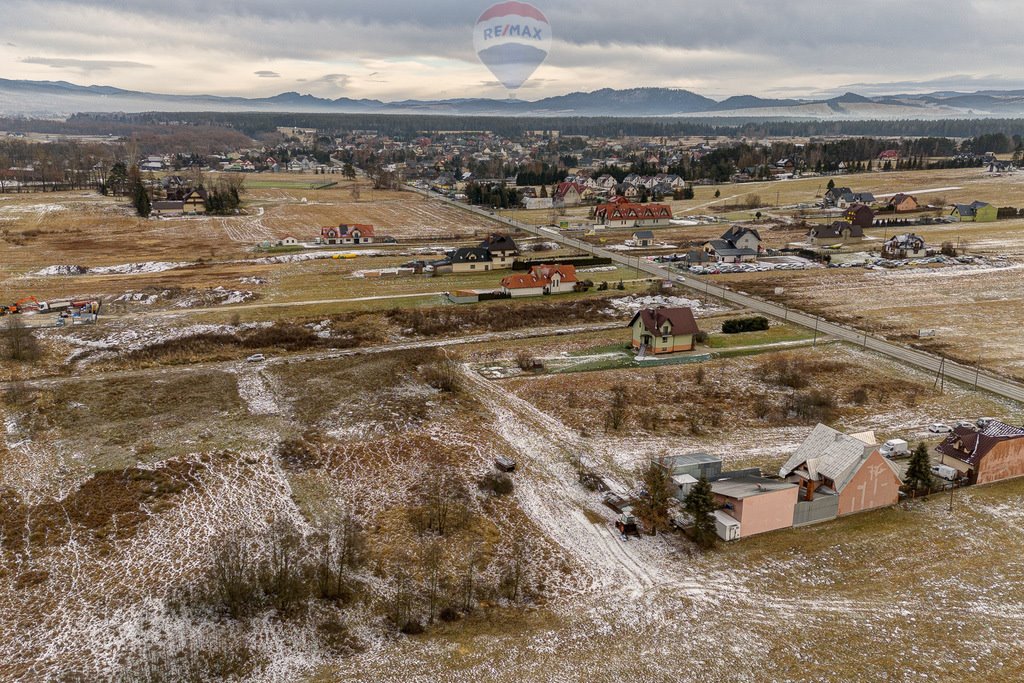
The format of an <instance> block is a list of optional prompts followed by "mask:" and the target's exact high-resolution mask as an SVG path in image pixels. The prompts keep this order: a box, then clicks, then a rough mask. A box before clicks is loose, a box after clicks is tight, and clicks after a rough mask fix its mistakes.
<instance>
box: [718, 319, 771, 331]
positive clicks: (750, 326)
mask: <svg viewBox="0 0 1024 683" xmlns="http://www.w3.org/2000/svg"><path fill="white" fill-rule="evenodd" d="M767 329H768V318H765V317H764V316H761V315H758V316H754V317H751V318H734V319H732V320H726V321H725V322H724V323H722V332H723V333H725V334H738V333H741V332H757V331H761V330H767Z"/></svg>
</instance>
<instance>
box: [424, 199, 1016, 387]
mask: <svg viewBox="0 0 1024 683" xmlns="http://www.w3.org/2000/svg"><path fill="white" fill-rule="evenodd" d="M409 189H410V190H411V191H413V192H416V193H418V194H422V195H424V196H427V197H432V198H434V199H437V200H439V201H444V202H448V203H449V204H451V205H452V206H456V207H459V208H461V209H463V210H465V211H470V212H473V213H476V214H478V215H480V216H484V217H486V218H490V219H491V220H494V221H496V222H498V223H504V224H505V225H507V226H509V227H510V228H513V229H518V230H523V231H526V232H529V233H532V234H534V235H538V236H541V237H545V238H547V239H550V240H552V241H554V242H558V243H559V244H561V245H563V246H568V247H573V248H575V249H578V250H580V251H582V252H585V253H588V254H591V255H593V256H600V257H603V258H609V259H611V260H612V261H613V262H615V263H619V264H622V265H624V266H627V267H629V268H636V269H637V270H638V271H643V272H645V273H647V274H648V275H651V276H652V277H656V278H659V279H662V280H673V281H675V282H677V283H679V284H682V285H683V286H684V287H687V288H689V289H692V290H694V291H696V292H699V293H702V294H704V295H706V296H710V297H715V298H716V299H721V300H723V301H726V302H728V303H732V304H736V305H739V306H742V307H744V308H748V309H750V310H752V311H757V312H758V313H764V314H766V315H770V316H773V317H775V318H781V319H783V320H786V321H787V322H790V323H794V324H797V325H802V326H804V327H806V328H809V329H813V330H816V331H817V332H818V334H825V335H828V336H831V337H834V338H836V339H839V340H841V341H846V342H850V343H851V344H856V345H858V346H860V347H861V348H863V349H866V350H870V351H875V352H877V353H880V354H882V355H885V356H888V357H890V358H893V359H895V360H898V361H900V362H903V363H906V364H908V365H913V366H915V367H917V368H921V369H923V370H926V371H928V372H933V373H935V374H936V376H938V375H939V374H940V373H941V374H942V375H943V376H944V377H945V379H948V380H956V381H959V382H963V383H964V384H967V385H968V386H972V387H976V388H978V389H984V390H985V391H988V392H991V393H993V394H996V395H998V396H1002V397H1004V398H1009V399H1012V400H1014V401H1019V402H1024V384H1021V383H1019V382H1015V381H1013V380H1009V379H1006V378H1003V377H999V376H997V375H994V374H992V373H990V372H987V371H983V370H981V369H980V368H977V367H969V366H966V365H961V364H959V363H955V362H953V361H951V360H948V359H945V358H942V357H941V356H937V355H935V354H931V353H926V352H924V351H918V350H917V349H912V348H909V347H907V346H903V345H901V344H895V343H893V342H890V341H887V340H886V339H883V338H881V337H876V336H873V335H871V334H868V333H867V332H863V331H861V330H858V329H856V328H853V327H849V326H846V325H839V324H837V323H833V322H829V321H827V320H825V319H823V318H818V317H817V316H813V315H809V314H807V313H803V312H801V311H799V310H797V309H792V308H787V307H785V306H781V305H779V304H775V303H771V302H768V301H765V300H763V299H759V298H757V297H753V296H750V295H747V294H740V293H738V292H734V291H732V290H730V289H726V288H724V287H719V286H718V285H713V284H711V283H710V281H709V280H708V279H707V278H706V277H705V278H697V277H695V276H692V275H689V274H687V275H686V276H685V280H681V279H680V275H679V273H678V272H672V271H669V270H667V269H665V268H662V267H661V266H659V265H656V264H654V263H650V262H647V261H643V260H642V259H641V258H640V257H639V256H633V257H631V256H626V255H623V254H617V253H615V252H611V251H608V250H606V249H602V248H600V247H597V246H595V245H593V244H590V243H588V242H584V241H582V240H578V239H575V238H572V237H567V236H565V235H563V234H561V233H560V232H559V231H558V230H555V229H553V228H543V227H538V226H535V225H530V224H527V223H522V222H520V221H517V220H514V219H511V218H506V217H504V216H500V215H497V214H495V213H494V212H492V211H490V210H489V209H481V208H478V207H475V206H470V205H468V204H463V203H461V202H456V201H454V200H452V199H448V198H447V197H442V196H439V195H437V194H435V193H432V192H430V191H428V190H421V189H419V188H413V187H409Z"/></svg>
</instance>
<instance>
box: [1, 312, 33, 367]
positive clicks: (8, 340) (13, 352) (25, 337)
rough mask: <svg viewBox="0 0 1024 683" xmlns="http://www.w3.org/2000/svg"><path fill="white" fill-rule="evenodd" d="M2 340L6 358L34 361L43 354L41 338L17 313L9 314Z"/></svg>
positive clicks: (27, 361) (24, 361)
mask: <svg viewBox="0 0 1024 683" xmlns="http://www.w3.org/2000/svg"><path fill="white" fill-rule="evenodd" d="M2 341H3V344H2V351H3V358H4V359H6V360H11V361H17V362H23V363H34V362H36V361H38V360H39V359H40V358H41V357H42V355H43V351H42V348H40V346H39V340H37V339H36V337H35V334H33V332H32V330H30V329H28V328H27V327H25V323H24V321H22V320H21V318H19V317H18V316H17V315H9V316H7V324H6V325H5V329H4V331H3V339H2Z"/></svg>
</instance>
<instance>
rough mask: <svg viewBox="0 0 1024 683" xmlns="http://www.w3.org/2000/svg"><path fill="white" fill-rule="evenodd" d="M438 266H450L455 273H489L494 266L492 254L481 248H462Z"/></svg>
mask: <svg viewBox="0 0 1024 683" xmlns="http://www.w3.org/2000/svg"><path fill="white" fill-rule="evenodd" d="M436 265H441V266H444V265H448V266H450V267H451V272H453V273H473V272H479V271H489V270H491V267H492V265H493V259H492V258H491V252H490V250H488V249H483V248H481V247H460V248H458V249H456V250H455V251H454V252H452V254H451V256H449V257H448V258H447V259H444V260H443V261H441V262H439V263H438V264H436Z"/></svg>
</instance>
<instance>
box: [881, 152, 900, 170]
mask: <svg viewBox="0 0 1024 683" xmlns="http://www.w3.org/2000/svg"><path fill="white" fill-rule="evenodd" d="M878 160H879V161H880V162H882V163H883V164H884V163H885V162H887V161H888V162H889V163H891V164H893V165H894V166H895V165H896V162H897V161H899V160H900V151H899V150H898V149H887V150H885V151H883V152H881V153H880V154H879V155H878Z"/></svg>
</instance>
